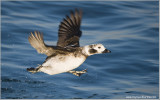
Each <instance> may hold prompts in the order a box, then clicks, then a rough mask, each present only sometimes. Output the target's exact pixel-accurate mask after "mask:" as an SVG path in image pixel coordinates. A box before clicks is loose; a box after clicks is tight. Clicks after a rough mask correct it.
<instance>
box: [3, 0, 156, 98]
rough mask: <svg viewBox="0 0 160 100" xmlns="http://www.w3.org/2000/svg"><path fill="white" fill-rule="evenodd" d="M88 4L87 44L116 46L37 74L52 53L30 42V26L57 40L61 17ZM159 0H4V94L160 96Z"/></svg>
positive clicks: (85, 14) (52, 41) (85, 18)
mask: <svg viewBox="0 0 160 100" xmlns="http://www.w3.org/2000/svg"><path fill="white" fill-rule="evenodd" d="M75 8H79V9H82V10H83V19H82V25H81V30H82V32H83V35H82V37H81V40H80V44H81V46H85V45H88V44H96V43H102V44H103V45H105V47H106V48H107V49H109V50H111V51H112V53H110V54H103V55H102V54H99V55H94V56H90V57H88V59H87V60H86V61H85V62H84V63H83V64H82V65H81V66H80V67H79V68H77V69H76V70H83V69H86V68H87V69H88V73H86V74H84V75H82V76H81V77H77V76H74V75H72V74H69V73H62V74H57V75H53V76H50V75H47V74H44V73H36V74H31V73H29V72H27V71H26V68H28V67H36V66H38V65H37V64H42V63H43V61H44V60H45V58H46V55H41V54H38V53H37V52H36V50H35V49H34V48H32V47H31V45H30V44H29V42H28V36H29V33H30V32H33V31H35V30H37V31H41V32H43V34H44V40H45V43H46V44H48V45H56V43H57V39H58V34H57V33H58V26H59V24H60V21H62V19H63V18H64V17H65V15H66V14H69V13H70V11H71V10H74V9H75ZM158 8H159V5H158V1H143V2H142V1H141V2H140V1H121V2H118V1H113V2H111V1H103V2H102V1H93V2H87V1H75V2H73V1H66V2H65V1H59V2H56V1H29V2H27V1H6V2H4V1H2V2H1V98H2V99H38V98H39V99H78V98H79V99H81V98H82V99H125V98H127V96H138V97H140V98H141V97H142V96H150V97H151V98H152V99H155V98H159V26H158V25H159V16H158V14H159V13H158Z"/></svg>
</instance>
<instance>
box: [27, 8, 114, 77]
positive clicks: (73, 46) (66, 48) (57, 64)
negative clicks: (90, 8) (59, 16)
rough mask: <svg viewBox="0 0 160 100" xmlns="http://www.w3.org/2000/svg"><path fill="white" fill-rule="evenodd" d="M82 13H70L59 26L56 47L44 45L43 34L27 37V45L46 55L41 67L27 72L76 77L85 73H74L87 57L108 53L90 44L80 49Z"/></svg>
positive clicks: (100, 45)
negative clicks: (67, 74)
mask: <svg viewBox="0 0 160 100" xmlns="http://www.w3.org/2000/svg"><path fill="white" fill-rule="evenodd" d="M81 18H82V11H81V10H77V9H76V10H75V13H73V12H72V11H71V13H70V17H69V16H66V18H64V19H63V21H62V22H61V23H60V25H59V31H58V42H57V46H48V45H46V44H45V43H44V40H43V34H42V33H41V32H38V31H35V32H34V34H33V33H32V32H31V34H30V36H29V37H28V40H29V43H30V44H31V46H32V47H33V48H35V49H36V50H37V52H38V53H41V54H45V55H47V58H46V60H45V61H44V62H43V64H42V65H39V66H38V67H36V68H27V70H28V71H29V72H32V73H36V72H44V73H47V74H49V75H54V74H59V73H64V72H69V73H72V74H74V75H76V76H80V75H81V74H83V73H86V72H87V70H86V69H85V70H82V71H75V70H73V69H75V68H77V67H79V66H80V65H81V64H82V63H83V62H84V61H85V60H86V58H87V57H88V56H91V55H94V54H102V53H110V52H111V51H110V50H107V49H106V48H105V47H104V46H103V45H102V44H92V45H87V46H83V47H80V45H79V38H80V37H81V35H82V32H81V30H80V25H81Z"/></svg>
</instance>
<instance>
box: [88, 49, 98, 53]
mask: <svg viewBox="0 0 160 100" xmlns="http://www.w3.org/2000/svg"><path fill="white" fill-rule="evenodd" d="M89 53H91V54H93V53H97V50H95V49H90V50H89Z"/></svg>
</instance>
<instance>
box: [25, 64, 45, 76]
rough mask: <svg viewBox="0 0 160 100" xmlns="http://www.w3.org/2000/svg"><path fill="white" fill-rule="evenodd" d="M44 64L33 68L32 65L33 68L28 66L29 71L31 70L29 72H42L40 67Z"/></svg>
mask: <svg viewBox="0 0 160 100" xmlns="http://www.w3.org/2000/svg"><path fill="white" fill-rule="evenodd" d="M41 67H42V66H41V65H40V66H38V67H37V68H33V67H31V68H27V71H29V72H31V73H33V74H34V73H37V72H40V70H39V69H40V68H41Z"/></svg>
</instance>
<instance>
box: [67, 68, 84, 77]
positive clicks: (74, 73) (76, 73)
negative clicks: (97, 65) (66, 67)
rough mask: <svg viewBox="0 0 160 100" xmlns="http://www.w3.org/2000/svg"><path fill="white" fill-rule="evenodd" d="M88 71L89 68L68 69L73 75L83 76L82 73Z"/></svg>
mask: <svg viewBox="0 0 160 100" xmlns="http://www.w3.org/2000/svg"><path fill="white" fill-rule="evenodd" d="M86 72H87V69H85V70H82V71H75V70H71V71H68V73H72V74H73V75H76V76H81V75H82V74H84V73H86Z"/></svg>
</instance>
